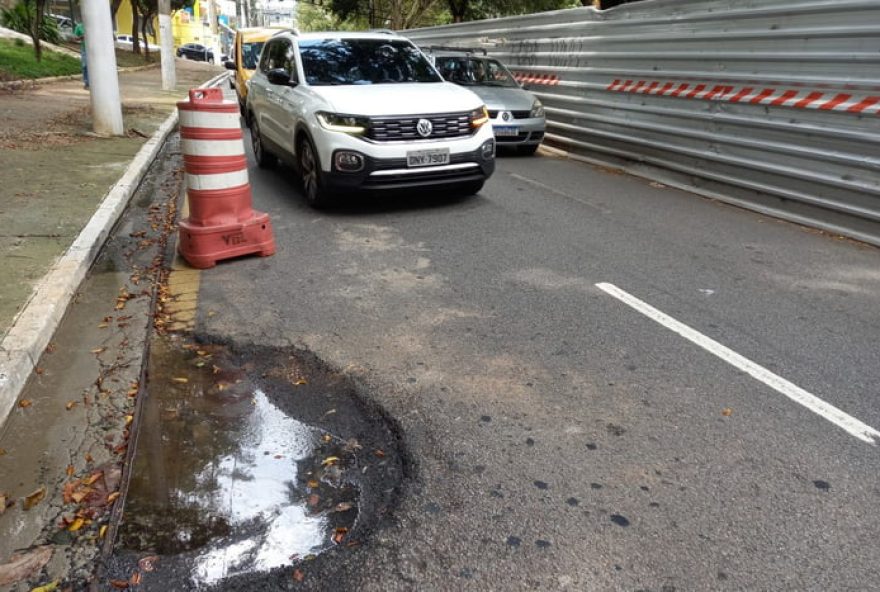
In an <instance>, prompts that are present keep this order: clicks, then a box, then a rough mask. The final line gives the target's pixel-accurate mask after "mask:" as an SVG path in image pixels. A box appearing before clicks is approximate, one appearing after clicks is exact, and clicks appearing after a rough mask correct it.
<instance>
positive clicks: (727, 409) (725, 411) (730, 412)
mask: <svg viewBox="0 0 880 592" xmlns="http://www.w3.org/2000/svg"><path fill="white" fill-rule="evenodd" d="M721 415H723V416H724V417H730V416H731V415H733V409H731V408H730V407H725V408H724V409H722V410H721Z"/></svg>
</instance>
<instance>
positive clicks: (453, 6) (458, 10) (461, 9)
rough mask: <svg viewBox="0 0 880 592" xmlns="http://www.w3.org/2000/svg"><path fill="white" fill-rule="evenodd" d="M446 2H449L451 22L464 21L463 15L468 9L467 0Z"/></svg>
mask: <svg viewBox="0 0 880 592" xmlns="http://www.w3.org/2000/svg"><path fill="white" fill-rule="evenodd" d="M447 4H449V13H450V14H451V15H452V22H453V23H462V22H464V15H465V13H466V12H467V9H468V0H447Z"/></svg>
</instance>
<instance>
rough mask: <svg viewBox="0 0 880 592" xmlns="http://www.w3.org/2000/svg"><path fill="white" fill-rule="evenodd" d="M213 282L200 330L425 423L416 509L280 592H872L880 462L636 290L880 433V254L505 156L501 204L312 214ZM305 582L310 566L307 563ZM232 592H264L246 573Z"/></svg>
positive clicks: (560, 164) (299, 215) (262, 181)
mask: <svg viewBox="0 0 880 592" xmlns="http://www.w3.org/2000/svg"><path fill="white" fill-rule="evenodd" d="M250 173H251V183H252V186H253V190H254V204H255V207H257V208H258V209H261V210H264V211H267V212H269V214H270V215H271V216H272V223H273V226H274V229H275V239H276V242H277V247H278V252H277V254H276V255H275V256H274V257H271V258H266V259H259V258H246V259H241V260H237V261H234V262H229V263H224V264H221V265H219V266H218V267H216V268H215V269H212V270H208V271H206V272H204V273H203V274H202V284H201V285H202V288H201V293H200V297H199V298H200V304H199V316H198V322H197V328H196V337H197V338H198V339H201V340H204V341H208V342H212V341H217V342H223V343H231V344H235V345H236V347H237V348H239V349H241V348H244V349H247V348H249V347H252V346H253V347H260V348H291V347H294V348H300V349H302V350H305V351H309V352H312V353H314V355H315V356H317V357H318V358H319V359H320V360H322V361H323V362H324V363H326V364H328V365H329V366H330V367H331V368H333V369H335V370H337V371H339V372H341V373H343V374H344V375H345V376H346V377H347V378H348V379H350V380H352V381H353V383H354V384H356V385H358V388H359V389H361V390H362V391H363V395H364V397H365V400H367V401H370V403H371V404H373V405H376V406H378V408H381V409H382V410H383V411H384V413H387V415H388V416H389V417H390V418H393V420H394V421H395V422H396V423H397V425H398V426H399V430H400V434H401V437H402V443H403V445H404V446H405V449H406V454H407V455H408V458H409V459H411V463H410V464H409V468H408V470H407V471H406V475H405V480H404V484H403V486H402V487H403V489H402V497H401V499H400V503H399V505H398V506H397V507H396V509H394V510H393V511H392V512H391V513H390V514H388V515H386V516H384V518H383V520H382V522H381V524H380V525H379V526H378V528H377V529H375V530H374V531H373V532H372V533H371V535H370V536H369V537H368V538H367V539H366V540H364V541H363V544H362V545H359V546H358V547H356V548H352V549H345V550H344V551H342V552H337V553H333V554H332V555H331V554H327V555H321V556H319V557H318V559H316V560H315V561H309V562H304V563H302V564H298V565H297V566H296V567H295V568H294V567H290V568H287V569H286V570H284V569H282V570H278V571H277V572H274V573H273V574H271V576H270V577H269V578H268V580H261V583H260V585H259V589H267V590H271V589H289V588H294V587H295V588H297V589H311V590H364V591H368V590H376V591H379V590H381V591H389V590H465V589H466V590H652V591H655V592H658V591H661V590H662V591H664V592H669V591H672V590H831V589H834V590H864V589H869V588H871V587H872V585H871V584H870V583H871V582H876V581H877V580H878V577H880V551H878V547H877V545H876V540H877V535H878V533H880V519H878V514H877V512H876V511H875V509H876V505H877V502H878V500H880V479H878V474H880V472H878V468H880V463H878V448H877V446H872V445H870V444H867V443H865V442H863V441H860V440H858V439H856V438H854V437H853V436H851V435H850V434H848V433H846V432H845V431H843V430H841V429H840V428H838V427H836V426H834V425H832V424H831V423H829V422H828V421H826V420H825V419H823V418H821V417H819V416H818V415H816V414H814V413H812V412H810V411H808V410H807V409H805V408H803V407H802V406H800V405H798V404H796V403H794V402H792V401H790V400H789V399H787V398H785V397H783V396H782V395H780V394H779V393H777V392H775V391H773V390H771V389H770V388H768V387H767V386H766V385H764V384H762V383H760V382H758V381H756V380H755V379H753V378H751V377H750V376H747V375H746V374H744V373H743V372H741V371H740V370H737V369H735V368H733V367H731V366H730V365H728V364H726V363H725V362H723V361H721V360H719V359H718V358H716V357H713V356H711V355H709V354H708V353H707V352H706V351H704V350H703V349H700V348H699V347H697V346H695V345H694V344H692V343H690V342H688V341H685V340H684V339H682V338H681V337H680V336H678V335H676V334H674V333H673V332H671V331H669V330H668V329H666V328H664V327H661V326H660V325H658V324H657V323H655V322H654V321H652V320H649V319H648V318H646V317H644V316H642V315H640V314H639V313H637V312H636V311H634V310H632V309H631V308H629V307H627V306H625V305H623V304H622V303H621V302H619V301H617V300H615V299H613V298H611V297H609V296H608V295H607V294H605V293H604V292H602V291H601V290H599V289H598V288H597V287H596V286H595V284H597V283H599V282H610V283H613V284H615V285H617V286H618V287H620V288H622V289H624V290H626V291H628V292H630V293H631V294H633V295H635V296H637V297H638V298H640V299H642V300H644V301H646V302H648V303H650V304H651V305H653V306H654V307H656V308H658V309H659V310H661V311H663V312H665V313H666V314H668V315H671V316H673V317H675V318H676V319H678V320H680V321H682V322H684V323H686V324H688V325H689V326H691V327H693V328H695V329H697V330H698V331H701V332H703V333H705V334H706V335H708V336H709V337H711V338H712V339H715V340H716V341H718V342H720V343H722V344H724V345H725V346H727V347H729V348H731V349H733V350H734V351H736V352H738V353H740V354H742V355H744V356H746V357H747V358H749V359H751V360H753V361H755V362H757V363H759V364H761V365H763V366H764V367H766V368H767V369H769V370H771V371H772V372H775V373H777V374H779V375H780V376H782V377H784V378H786V379H788V380H790V381H792V382H793V383H795V384H797V385H798V386H800V387H802V388H804V389H806V390H807V391H809V392H811V393H813V394H815V395H816V396H818V397H820V398H822V399H824V400H825V401H827V402H829V403H831V404H833V405H835V406H837V407H839V408H841V409H843V410H844V411H846V412H847V413H849V414H851V415H853V416H854V417H856V418H858V419H860V420H861V421H863V422H865V423H867V424H868V425H871V426H873V427H875V428H876V427H880V407H878V406H877V405H876V396H877V390H876V385H877V384H880V348H878V347H877V336H878V331H880V272H878V269H880V252H878V251H877V249H874V248H869V247H866V246H863V245H860V244H856V243H853V242H850V241H847V240H842V239H840V238H838V237H834V236H829V235H826V234H823V233H818V232H815V231H812V230H808V229H804V228H801V227H798V226H795V225H791V224H787V223H783V222H779V221H776V220H773V219H770V218H766V217H763V216H759V215H756V214H753V213H750V212H747V211H743V210H739V209H736V208H732V207H728V206H725V205H722V204H719V203H716V202H713V201H710V200H706V199H703V198H700V197H696V196H693V195H690V194H687V193H684V192H681V191H677V190H672V189H669V188H665V187H662V186H657V185H651V184H649V183H648V182H646V181H643V180H639V179H635V178H632V177H628V176H625V175H621V174H617V173H615V172H614V171H611V170H605V169H600V168H596V167H591V166H588V165H584V164H579V163H575V162H571V161H565V160H559V159H554V158H549V157H535V158H521V157H513V156H507V157H505V156H502V157H501V158H499V161H498V169H497V172H496V174H495V176H494V177H493V178H492V179H491V180H490V181H489V182H488V183H487V184H486V187H485V188H484V190H483V191H482V192H481V194H480V195H479V196H476V197H472V198H454V197H449V196H443V195H428V194H425V193H424V192H413V193H411V194H408V195H403V196H397V197H394V198H361V199H351V200H348V201H347V202H345V203H344V204H343V205H342V206H341V207H338V208H336V209H333V210H329V211H314V210H311V209H309V208H308V207H307V206H306V205H305V204H304V201H303V199H302V198H301V196H300V195H299V189H298V184H297V182H296V180H295V175H294V174H293V172H292V171H291V170H290V169H287V168H278V169H275V170H270V171H263V170H258V169H256V168H251V170H250ZM294 569H296V570H300V571H299V572H298V573H297V572H295V571H294ZM227 589H242V590H246V589H257V588H255V587H254V584H253V583H248V582H247V581H245V580H243V581H241V582H240V584H239V585H232V584H230V586H229V587H228V588H227Z"/></svg>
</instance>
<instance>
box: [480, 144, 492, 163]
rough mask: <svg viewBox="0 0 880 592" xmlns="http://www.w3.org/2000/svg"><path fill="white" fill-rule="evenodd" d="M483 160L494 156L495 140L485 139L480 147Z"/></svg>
mask: <svg viewBox="0 0 880 592" xmlns="http://www.w3.org/2000/svg"><path fill="white" fill-rule="evenodd" d="M480 152H481V154H482V156H483V160H491V159H492V158H494V157H495V140H486V141H485V142H483V145H482V146H481V147H480Z"/></svg>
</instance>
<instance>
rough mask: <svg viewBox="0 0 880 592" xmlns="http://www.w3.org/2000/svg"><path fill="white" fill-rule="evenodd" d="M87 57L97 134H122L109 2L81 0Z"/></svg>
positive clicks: (120, 101) (94, 124) (120, 106)
mask: <svg viewBox="0 0 880 592" xmlns="http://www.w3.org/2000/svg"><path fill="white" fill-rule="evenodd" d="M81 10H82V20H83V26H84V27H85V30H86V33H85V43H86V58H87V63H88V68H89V87H90V88H91V102H92V122H93V126H94V130H95V133H96V134H100V135H103V136H121V135H122V131H123V130H122V127H123V126H122V100H121V98H120V95H119V76H118V75H117V74H116V49H115V48H114V47H113V23H112V20H111V17H110V3H109V2H107V0H82V5H81Z"/></svg>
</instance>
